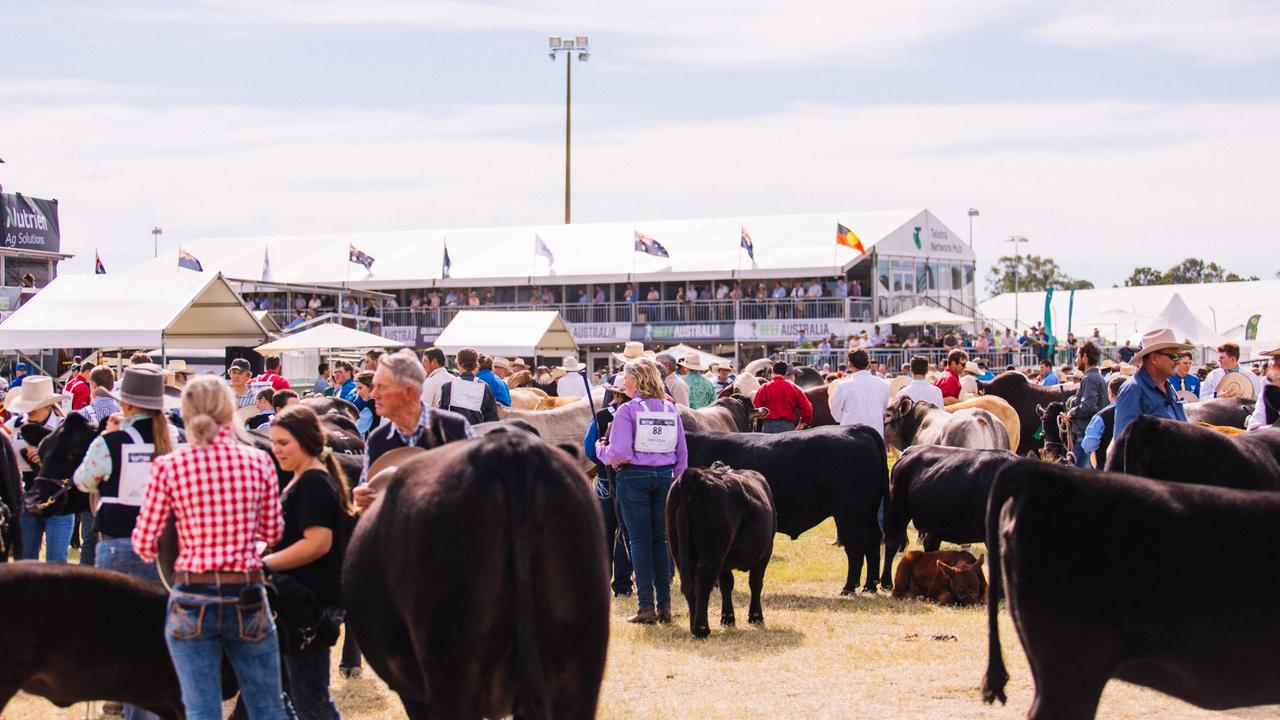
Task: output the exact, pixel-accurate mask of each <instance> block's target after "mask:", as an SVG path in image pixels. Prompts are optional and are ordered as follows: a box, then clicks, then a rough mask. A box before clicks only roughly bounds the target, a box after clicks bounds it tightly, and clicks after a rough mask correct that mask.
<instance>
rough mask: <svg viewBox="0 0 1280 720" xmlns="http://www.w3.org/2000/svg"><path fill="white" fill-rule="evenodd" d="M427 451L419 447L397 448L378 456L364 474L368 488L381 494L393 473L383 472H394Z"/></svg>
mask: <svg viewBox="0 0 1280 720" xmlns="http://www.w3.org/2000/svg"><path fill="white" fill-rule="evenodd" d="M426 452H427V451H426V450H424V449H422V448H420V447H398V448H395V449H394V450H388V451H386V452H384V453H382V454H381V455H379V456H378V459H377V460H374V461H373V462H372V463H370V464H369V471H368V472H367V473H365V477H367V478H368V485H369V487H371V488H373V489H374V490H375V491H378V492H382V490H384V489H385V488H386V487H387V483H388V482H389V481H390V480H391V476H392V474H393V473H386V474H385V475H383V474H382V471H384V470H395V469H396V468H398V467H400V466H401V465H404V464H405V463H406V462H408V461H410V460H412V459H413V458H415V457H417V456H419V455H422V454H424V453H426Z"/></svg>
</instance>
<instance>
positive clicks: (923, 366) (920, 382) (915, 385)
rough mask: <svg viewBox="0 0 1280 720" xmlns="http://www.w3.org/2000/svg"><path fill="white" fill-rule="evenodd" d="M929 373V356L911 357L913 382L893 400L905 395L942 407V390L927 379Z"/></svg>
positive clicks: (896, 400)
mask: <svg viewBox="0 0 1280 720" xmlns="http://www.w3.org/2000/svg"><path fill="white" fill-rule="evenodd" d="M928 374H929V358H927V357H925V356H923V355H916V356H915V357H913V358H911V377H912V378H913V379H912V381H911V384H910V385H908V386H906V387H904V388H902V390H900V391H899V392H898V396H897V397H895V398H894V399H893V401H894V402H895V403H896V402H898V401H899V400H901V399H902V398H904V397H909V398H911V399H912V400H914V401H916V402H919V401H924V402H927V403H932V404H933V406H934V407H939V408H940V407H942V406H943V401H942V390H940V389H938V387H937V386H936V385H934V384H933V383H931V382H929V381H928V380H926V379H925V376H926V375H928Z"/></svg>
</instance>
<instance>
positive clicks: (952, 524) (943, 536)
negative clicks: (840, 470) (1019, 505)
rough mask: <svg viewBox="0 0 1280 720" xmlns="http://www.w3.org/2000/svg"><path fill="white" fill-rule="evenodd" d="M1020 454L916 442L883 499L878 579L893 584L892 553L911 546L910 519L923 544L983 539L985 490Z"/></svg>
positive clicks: (898, 466) (929, 547)
mask: <svg viewBox="0 0 1280 720" xmlns="http://www.w3.org/2000/svg"><path fill="white" fill-rule="evenodd" d="M1016 459H1017V456H1016V455H1014V454H1013V453H1011V452H1009V451H1008V450H970V449H968V448H953V447H943V446H941V445H916V446H914V447H910V448H908V449H907V451H906V452H905V453H903V455H902V457H901V458H899V459H898V462H896V463H894V465H893V473H892V475H891V476H890V479H889V497H888V499H887V500H886V501H885V505H884V572H883V573H882V574H881V575H880V584H881V585H884V586H885V587H886V588H891V587H893V583H892V582H891V581H890V573H892V571H893V558H894V556H895V555H896V554H897V553H898V551H899V550H900V549H903V548H906V546H907V524H908V523H911V522H915V526H916V531H917V532H919V533H920V544H921V545H923V546H924V549H925V551H926V552H934V551H936V550H937V549H938V548H939V547H940V546H941V545H942V542H943V541H944V540H945V541H946V542H952V543H957V544H965V543H978V542H983V540H985V539H986V536H987V496H988V495H989V494H990V493H991V483H992V482H994V481H995V477H996V472H998V471H999V470H1000V469H1001V468H1003V467H1007V466H1008V465H1010V464H1012V463H1013V462H1014V461H1015V460H1016Z"/></svg>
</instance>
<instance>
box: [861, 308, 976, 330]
mask: <svg viewBox="0 0 1280 720" xmlns="http://www.w3.org/2000/svg"><path fill="white" fill-rule="evenodd" d="M880 324H881V325H907V326H915V325H972V324H973V318H971V317H965V316H964V315H957V314H955V313H953V312H949V311H947V310H943V309H942V308H940V307H936V306H934V305H917V306H915V307H913V308H911V309H910V310H907V311H906V312H900V313H898V314H897V315H892V316H890V317H887V318H880Z"/></svg>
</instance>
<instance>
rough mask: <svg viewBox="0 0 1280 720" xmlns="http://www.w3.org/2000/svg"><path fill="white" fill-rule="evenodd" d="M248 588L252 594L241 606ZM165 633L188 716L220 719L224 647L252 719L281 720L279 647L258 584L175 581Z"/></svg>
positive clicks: (283, 713)
mask: <svg viewBox="0 0 1280 720" xmlns="http://www.w3.org/2000/svg"><path fill="white" fill-rule="evenodd" d="M246 587H247V588H249V589H251V591H253V592H254V593H255V595H256V597H255V598H254V602H253V603H252V604H249V605H242V604H241V603H240V592H241V590H243V589H245V588H246ZM164 634H165V641H166V642H167V643H168V645H169V656H170V657H172V658H173V669H174V670H175V671H177V673H178V682H179V683H180V684H181V685H182V704H183V706H184V707H185V708H186V711H187V720H222V653H223V651H224V650H225V651H226V653H227V658H228V659H229V660H231V666H232V667H233V668H235V671H236V679H237V680H238V681H239V682H240V695H241V697H242V699H243V700H244V704H245V706H246V707H247V708H248V710H249V717H250V718H251V720H285V718H286V717H287V716H286V715H285V711H284V701H283V698H282V691H281V688H280V649H279V645H278V643H277V640H276V626H275V623H274V622H273V621H272V619H271V611H270V609H269V608H268V607H267V595H266V592H265V591H264V590H263V589H262V585H248V586H245V585H223V586H221V587H218V586H213V585H182V584H180V585H177V586H175V587H174V589H173V594H171V595H170V596H169V610H168V617H167V619H166V620H165V626H164Z"/></svg>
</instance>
